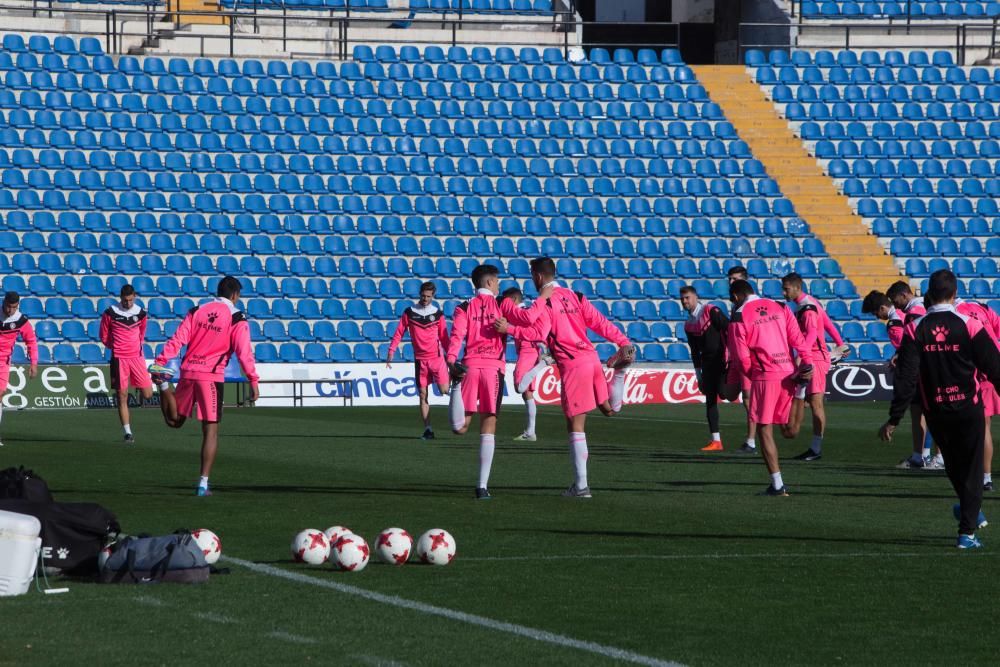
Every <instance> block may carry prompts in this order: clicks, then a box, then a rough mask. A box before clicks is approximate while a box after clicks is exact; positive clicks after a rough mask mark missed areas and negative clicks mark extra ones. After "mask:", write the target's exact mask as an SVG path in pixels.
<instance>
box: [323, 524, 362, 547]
mask: <svg viewBox="0 0 1000 667" xmlns="http://www.w3.org/2000/svg"><path fill="white" fill-rule="evenodd" d="M323 534H324V535H326V541H327V542H329V543H330V548H331V549H332V548H333V545H334V544H336V543H337V540H339V539H340V538H341V537H343V536H344V535H352V534H354V531H353V530H351V529H350V528H348V527H347V526H330V527H329V528H327V529H326V530H324V531H323Z"/></svg>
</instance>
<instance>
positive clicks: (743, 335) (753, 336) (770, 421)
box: [729, 280, 813, 496]
mask: <svg viewBox="0 0 1000 667" xmlns="http://www.w3.org/2000/svg"><path fill="white" fill-rule="evenodd" d="M729 295H730V300H731V301H732V302H733V305H734V306H735V310H734V311H733V315H732V318H731V320H730V323H729V349H730V356H731V358H732V359H733V363H731V364H730V377H733V376H734V375H735V376H737V377H738V376H740V375H743V376H748V377H749V378H750V418H751V419H752V420H753V421H754V423H755V424H756V425H757V436H758V438H759V440H760V443H761V448H762V449H763V450H764V452H763V453H764V462H765V463H766V465H767V470H768V472H769V473H770V475H771V484H770V485H769V486H768V487H767V489H766V490H765V491H764V492H763V493H762V495H768V496H787V495H788V491H787V490H786V489H785V483H784V480H783V479H782V477H781V468H780V467H779V465H778V446H777V444H776V443H775V441H774V424H779V425H780V424H786V423H787V422H788V416H789V411H790V409H791V405H792V396H793V394H794V393H795V385H796V383H797V382H798V381H799V380H808V379H809V378H810V377H811V376H812V372H813V367H812V361H813V352H812V350H810V349H809V348H808V347H806V344H805V339H803V337H802V332H801V331H800V330H799V325H798V323H796V321H795V317H794V316H793V315H792V314H791V312H789V310H788V308H785V307H784V306H782V305H781V304H779V303H776V302H775V301H772V300H771V299H764V298H761V297H759V296H757V295H756V294H754V290H753V287H751V286H750V283H748V282H747V281H745V280H737V281H735V282H734V283H732V284H731V285H730V286H729ZM793 350H794V351H795V352H796V353H797V354H798V355H799V366H798V369H796V366H795V362H794V360H793V357H792V351H793Z"/></svg>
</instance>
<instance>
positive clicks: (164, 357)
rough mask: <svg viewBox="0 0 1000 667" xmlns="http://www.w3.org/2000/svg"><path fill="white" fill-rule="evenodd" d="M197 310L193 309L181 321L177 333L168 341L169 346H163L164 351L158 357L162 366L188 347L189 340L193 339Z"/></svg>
mask: <svg viewBox="0 0 1000 667" xmlns="http://www.w3.org/2000/svg"><path fill="white" fill-rule="evenodd" d="M195 312H196V310H194V309H192V310H191V311H190V312H188V314H187V315H186V316H185V317H184V319H183V320H182V321H181V325H180V326H179V327H177V331H175V332H174V335H173V336H172V337H171V338H170V340H168V341H167V344H166V345H164V346H163V350H161V351H160V354H158V355H157V356H156V363H158V364H160V365H161V366H162V365H163V364H165V363H167V362H168V361H170V360H171V359H173V358H174V357H176V356H177V355H178V354H180V351H181V348H182V347H184V346H185V345H187V342H188V339H189V338H190V337H191V328H192V326H193V323H194V314H195Z"/></svg>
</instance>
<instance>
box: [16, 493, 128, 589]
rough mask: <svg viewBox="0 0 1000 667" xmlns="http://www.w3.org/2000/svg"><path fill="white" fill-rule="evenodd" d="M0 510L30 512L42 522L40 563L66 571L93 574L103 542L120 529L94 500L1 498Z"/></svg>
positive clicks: (108, 512) (114, 519) (107, 512)
mask: <svg viewBox="0 0 1000 667" xmlns="http://www.w3.org/2000/svg"><path fill="white" fill-rule="evenodd" d="M0 510H6V511H8V512H17V513H19V514H30V515H31V516H33V517H37V518H38V520H39V521H40V522H41V524H42V534H41V538H42V564H43V565H44V566H45V567H47V568H53V569H56V570H61V571H62V572H64V573H66V574H79V575H92V574H94V573H96V572H97V558H98V556H99V555H100V553H101V549H103V548H104V545H105V544H106V543H107V542H108V541H109V539H111V538H112V537H114V536H116V535H117V534H118V532H119V530H120V527H119V525H118V519H117V517H115V515H114V513H113V512H111V511H110V510H108V509H105V508H104V507H102V506H100V505H98V504H97V503H53V502H47V503H46V502H31V501H29V500H19V499H7V500H0Z"/></svg>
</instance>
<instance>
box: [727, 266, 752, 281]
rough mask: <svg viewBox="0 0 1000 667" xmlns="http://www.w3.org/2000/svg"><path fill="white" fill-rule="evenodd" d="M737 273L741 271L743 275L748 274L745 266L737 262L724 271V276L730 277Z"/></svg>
mask: <svg viewBox="0 0 1000 667" xmlns="http://www.w3.org/2000/svg"><path fill="white" fill-rule="evenodd" d="M737 273H742V274H743V275H745V276H749V275H750V274H749V273H747V267H745V266H743V265H742V264H737V265H736V266H731V267H729V270H728V271H726V277H728V278H732V277H733V276H735V275H736V274H737Z"/></svg>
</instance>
